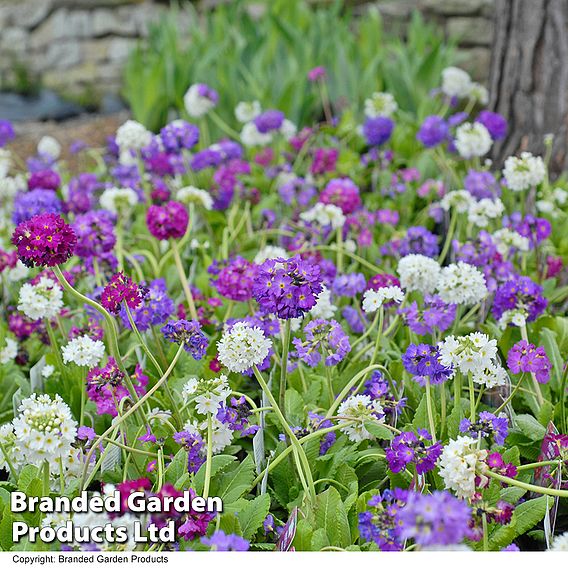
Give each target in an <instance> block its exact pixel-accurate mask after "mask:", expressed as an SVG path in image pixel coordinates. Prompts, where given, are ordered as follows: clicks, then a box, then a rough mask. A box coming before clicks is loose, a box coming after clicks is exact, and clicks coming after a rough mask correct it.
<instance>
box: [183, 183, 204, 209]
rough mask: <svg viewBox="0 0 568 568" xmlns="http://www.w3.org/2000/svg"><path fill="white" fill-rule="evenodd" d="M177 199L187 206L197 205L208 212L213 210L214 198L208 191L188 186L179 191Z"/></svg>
mask: <svg viewBox="0 0 568 568" xmlns="http://www.w3.org/2000/svg"><path fill="white" fill-rule="evenodd" d="M176 199H177V200H178V201H180V202H181V203H183V204H185V205H189V204H190V203H195V204H197V205H199V206H201V207H203V209H206V210H207V211H211V209H213V198H212V197H211V194H210V193H209V192H208V191H205V190H204V189H199V188H197V187H193V186H192V185H188V186H186V187H182V188H180V189H178V192H177V194H176Z"/></svg>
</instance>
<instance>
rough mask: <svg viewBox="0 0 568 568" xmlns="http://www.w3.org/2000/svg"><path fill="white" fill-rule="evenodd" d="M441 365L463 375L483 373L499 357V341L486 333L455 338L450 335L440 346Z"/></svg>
mask: <svg viewBox="0 0 568 568" xmlns="http://www.w3.org/2000/svg"><path fill="white" fill-rule="evenodd" d="M438 349H439V351H440V363H442V365H445V366H446V367H455V368H456V369H458V370H459V371H460V372H461V373H463V374H467V373H469V372H470V371H471V372H473V371H483V370H485V369H486V368H488V367H489V366H490V365H492V364H493V363H494V360H495V358H496V357H497V341H496V340H495V339H489V336H488V335H485V334H484V333H479V332H474V333H470V334H469V335H461V336H458V337H455V336H454V335H449V336H448V337H446V338H445V339H444V340H443V341H442V342H440V343H439V344H438Z"/></svg>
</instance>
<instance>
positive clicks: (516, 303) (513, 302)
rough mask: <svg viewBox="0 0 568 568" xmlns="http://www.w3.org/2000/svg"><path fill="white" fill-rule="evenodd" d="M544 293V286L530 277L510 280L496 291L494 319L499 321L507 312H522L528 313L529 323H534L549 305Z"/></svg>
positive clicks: (513, 321) (493, 309)
mask: <svg viewBox="0 0 568 568" xmlns="http://www.w3.org/2000/svg"><path fill="white" fill-rule="evenodd" d="M542 293H543V288H542V286H539V285H538V284H536V282H533V281H532V280H531V279H530V278H529V277H528V276H520V277H518V278H516V279H515V280H509V281H507V282H505V283H504V284H502V285H501V286H499V288H497V290H496V291H495V298H494V300H493V308H492V311H493V317H494V318H495V319H496V320H498V321H499V320H500V319H501V318H502V317H503V315H504V314H506V313H507V312H509V311H512V310H521V311H523V312H524V313H526V315H527V318H526V319H527V321H534V320H535V319H536V318H537V317H538V316H540V315H541V314H542V313H543V312H544V310H545V309H546V306H547V305H548V300H546V298H545V297H544V296H543V295H542ZM523 319H524V318H523ZM511 323H515V320H514V319H511Z"/></svg>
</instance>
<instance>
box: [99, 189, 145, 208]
mask: <svg viewBox="0 0 568 568" xmlns="http://www.w3.org/2000/svg"><path fill="white" fill-rule="evenodd" d="M99 203H100V205H101V207H102V208H103V209H107V210H108V211H111V212H112V213H116V214H118V213H119V212H123V211H124V210H128V209H130V208H132V207H134V206H135V205H136V204H137V203H138V195H136V192H135V191H134V190H133V189H132V188H130V187H109V188H108V189H105V190H104V191H103V193H102V195H101V197H100V199H99Z"/></svg>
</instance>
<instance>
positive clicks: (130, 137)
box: [116, 120, 152, 152]
mask: <svg viewBox="0 0 568 568" xmlns="http://www.w3.org/2000/svg"><path fill="white" fill-rule="evenodd" d="M150 142H152V133H151V132H150V131H149V130H147V129H146V127H145V126H144V125H142V124H140V123H139V122H136V121H135V120H127V121H126V122H125V123H124V124H122V125H121V126H119V128H118V130H117V131H116V144H117V146H118V147H119V148H120V151H121V152H125V151H127V150H140V149H141V148H144V146H148V144H150Z"/></svg>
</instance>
